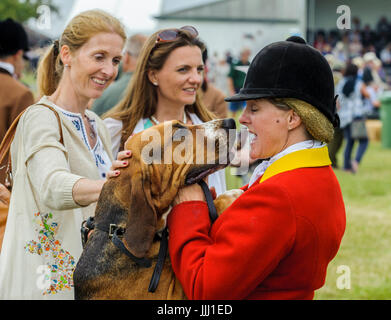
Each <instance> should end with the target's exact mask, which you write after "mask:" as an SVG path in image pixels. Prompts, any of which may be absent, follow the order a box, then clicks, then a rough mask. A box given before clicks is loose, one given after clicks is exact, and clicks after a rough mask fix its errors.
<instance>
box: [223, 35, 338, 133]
mask: <svg viewBox="0 0 391 320" xmlns="http://www.w3.org/2000/svg"><path fill="white" fill-rule="evenodd" d="M260 98H296V99H299V100H303V101H305V102H307V103H309V104H311V105H312V106H314V107H315V108H317V109H318V110H319V111H320V112H321V113H323V114H324V115H325V116H326V117H327V119H328V120H329V121H330V122H331V123H332V124H333V126H334V127H338V126H339V117H338V115H337V113H336V107H335V100H336V97H334V80H333V74H332V71H331V68H330V66H329V64H328V62H327V60H326V59H325V58H324V57H323V55H322V54H321V53H320V52H319V51H318V50H316V49H315V48H313V47H312V46H310V45H308V44H307V43H306V42H305V40H304V39H302V38H300V37H297V36H292V37H289V38H288V39H287V40H286V41H279V42H274V43H272V44H269V45H268V46H266V47H264V48H263V49H262V50H261V51H260V52H258V54H257V55H256V56H255V58H254V59H253V60H252V62H251V64H250V67H249V69H248V72H247V76H246V80H245V82H244V85H243V88H242V89H240V91H239V93H237V94H235V95H233V96H232V97H228V98H226V99H225V101H229V102H231V101H244V100H253V99H260Z"/></svg>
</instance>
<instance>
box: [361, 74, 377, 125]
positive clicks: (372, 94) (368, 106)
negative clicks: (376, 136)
mask: <svg viewBox="0 0 391 320" xmlns="http://www.w3.org/2000/svg"><path fill="white" fill-rule="evenodd" d="M362 80H363V82H364V84H365V86H366V90H367V91H368V95H369V97H368V98H363V103H364V110H365V113H366V114H367V118H368V119H379V118H380V114H379V109H380V101H379V94H380V93H381V89H380V88H379V86H377V85H376V84H375V83H374V79H373V76H372V70H371V69H370V68H369V67H366V68H365V69H364V72H363V77H362Z"/></svg>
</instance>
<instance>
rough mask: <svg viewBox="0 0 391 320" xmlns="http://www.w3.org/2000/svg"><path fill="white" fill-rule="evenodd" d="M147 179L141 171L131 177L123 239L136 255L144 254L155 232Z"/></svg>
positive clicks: (154, 215)
mask: <svg viewBox="0 0 391 320" xmlns="http://www.w3.org/2000/svg"><path fill="white" fill-rule="evenodd" d="M149 181H150V180H149V179H146V177H144V176H143V174H142V173H141V172H139V173H138V174H137V175H136V176H133V177H131V194H130V199H131V200H130V208H129V214H128V220H127V223H126V232H125V234H124V239H125V243H126V245H127V246H128V249H129V250H130V251H131V252H132V253H133V254H134V255H135V256H136V257H144V256H145V255H146V253H147V252H148V250H149V248H150V247H151V245H152V241H153V237H154V235H155V232H156V223H157V222H156V220H157V218H156V212H155V208H154V206H153V202H152V197H151V185H150V182H149Z"/></svg>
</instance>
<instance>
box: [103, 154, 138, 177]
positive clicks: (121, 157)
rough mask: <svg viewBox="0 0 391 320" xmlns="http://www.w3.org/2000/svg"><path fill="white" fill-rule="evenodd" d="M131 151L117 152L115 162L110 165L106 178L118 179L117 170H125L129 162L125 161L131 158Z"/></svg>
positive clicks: (118, 173) (118, 172)
mask: <svg viewBox="0 0 391 320" xmlns="http://www.w3.org/2000/svg"><path fill="white" fill-rule="evenodd" d="M131 156H132V151H130V150H124V151H120V152H118V155H117V160H114V161H113V163H112V164H111V168H110V171H108V172H107V174H106V177H107V178H114V177H118V176H119V175H120V173H121V171H120V170H118V169H119V168H125V167H127V166H128V165H129V161H128V160H127V159H129V158H131Z"/></svg>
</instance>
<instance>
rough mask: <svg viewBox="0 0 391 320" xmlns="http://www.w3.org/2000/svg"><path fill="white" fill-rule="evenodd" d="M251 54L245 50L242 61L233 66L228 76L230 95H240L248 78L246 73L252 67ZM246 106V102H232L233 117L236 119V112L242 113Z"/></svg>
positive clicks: (241, 53) (248, 50) (242, 53)
mask: <svg viewBox="0 0 391 320" xmlns="http://www.w3.org/2000/svg"><path fill="white" fill-rule="evenodd" d="M250 54H251V51H250V49H248V48H243V49H242V51H241V52H240V59H239V60H238V61H234V62H232V64H231V69H230V72H229V74H228V89H229V92H230V95H234V94H235V93H238V92H239V90H240V89H241V88H242V86H243V83H244V79H245V78H246V73H247V69H248V66H249V65H250V61H249V58H250ZM244 106H245V102H244V101H240V102H231V103H230V105H229V108H230V111H231V112H232V116H233V117H234V118H235V116H236V112H237V111H241V110H242V109H243V107H244Z"/></svg>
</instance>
